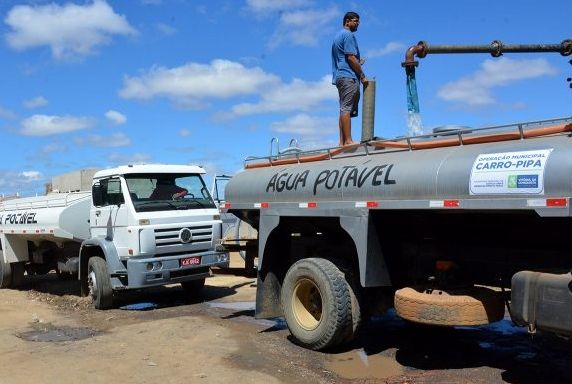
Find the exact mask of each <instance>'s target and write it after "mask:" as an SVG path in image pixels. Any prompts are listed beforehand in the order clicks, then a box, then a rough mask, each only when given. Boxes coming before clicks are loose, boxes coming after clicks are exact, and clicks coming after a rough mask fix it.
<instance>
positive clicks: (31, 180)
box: [0, 170, 45, 196]
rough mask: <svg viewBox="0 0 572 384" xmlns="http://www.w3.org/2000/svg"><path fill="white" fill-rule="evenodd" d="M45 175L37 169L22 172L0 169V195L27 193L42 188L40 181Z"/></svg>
mask: <svg viewBox="0 0 572 384" xmlns="http://www.w3.org/2000/svg"><path fill="white" fill-rule="evenodd" d="M44 180H45V177H44V175H42V173H41V172H39V171H34V170H29V171H23V172H13V171H0V189H2V191H1V193H0V196H1V195H4V194H7V195H12V194H15V193H18V194H19V195H21V196H22V195H24V196H25V195H29V194H33V193H35V192H37V190H41V189H42V187H43V186H42V183H38V181H44Z"/></svg>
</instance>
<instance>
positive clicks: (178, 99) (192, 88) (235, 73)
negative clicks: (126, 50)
mask: <svg viewBox="0 0 572 384" xmlns="http://www.w3.org/2000/svg"><path fill="white" fill-rule="evenodd" d="M278 81H279V80H278V78H277V77H276V76H274V75H271V74H267V73H265V72H264V71H263V70H262V69H261V68H258V67H255V68H246V67H245V66H244V65H242V64H240V63H236V62H232V61H228V60H213V61H212V62H211V63H210V64H199V63H188V64H186V65H183V66H181V67H175V68H164V67H153V68H151V69H149V70H148V71H146V72H144V73H143V74H141V75H140V76H137V77H129V76H125V78H124V79H123V88H122V89H121V90H120V91H119V95H120V96H121V97H123V98H125V99H139V100H148V99H151V98H154V97H166V98H168V99H170V100H171V101H172V102H173V103H175V104H176V105H178V106H180V107H185V108H195V109H196V108H200V107H203V106H204V102H205V99H211V98H217V99H223V98H229V97H233V96H242V95H252V94H256V93H258V92H260V90H261V89H263V88H266V87H268V86H270V85H271V84H273V83H278Z"/></svg>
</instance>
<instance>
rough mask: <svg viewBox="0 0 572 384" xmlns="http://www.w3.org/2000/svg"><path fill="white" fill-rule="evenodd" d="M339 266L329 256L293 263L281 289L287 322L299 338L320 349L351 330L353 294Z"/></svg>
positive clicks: (341, 339) (304, 342) (293, 333)
mask: <svg viewBox="0 0 572 384" xmlns="http://www.w3.org/2000/svg"><path fill="white" fill-rule="evenodd" d="M350 290H351V289H350V286H349V284H348V283H347V282H346V280H345V278H344V274H343V273H342V272H341V271H340V270H339V268H338V267H337V266H336V265H335V264H334V263H332V262H331V261H329V260H325V259H319V258H308V259H303V260H299V261H297V262H296V263H294V264H293V265H292V266H291V267H290V269H289V270H288V272H287V273H286V277H285V278H284V284H283V286H282V291H281V301H282V308H283V310H284V316H285V317H286V324H287V325H288V328H289V329H290V332H291V333H292V335H293V336H294V337H295V338H296V339H297V340H298V342H299V343H300V344H301V345H302V346H304V347H306V348H309V349H313V350H320V349H325V348H328V347H332V346H334V345H336V344H339V343H341V342H343V341H347V339H348V334H349V333H351V332H352V329H353V327H352V326H353V320H352V295H351V293H350Z"/></svg>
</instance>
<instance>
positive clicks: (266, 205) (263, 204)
mask: <svg viewBox="0 0 572 384" xmlns="http://www.w3.org/2000/svg"><path fill="white" fill-rule="evenodd" d="M268 206H269V204H268V203H260V208H268Z"/></svg>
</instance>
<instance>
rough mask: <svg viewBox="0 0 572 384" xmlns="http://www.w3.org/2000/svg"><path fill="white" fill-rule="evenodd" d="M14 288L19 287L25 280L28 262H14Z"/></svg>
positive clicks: (12, 265)
mask: <svg viewBox="0 0 572 384" xmlns="http://www.w3.org/2000/svg"><path fill="white" fill-rule="evenodd" d="M11 267H12V288H17V287H19V286H21V285H22V283H23V282H24V272H25V271H26V262H24V261H21V262H18V263H12V264H11Z"/></svg>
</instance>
